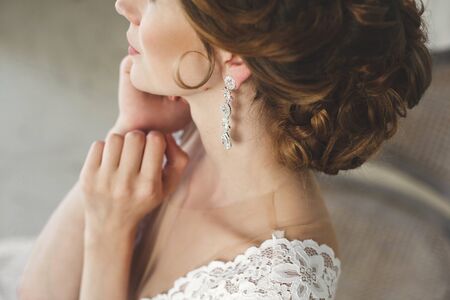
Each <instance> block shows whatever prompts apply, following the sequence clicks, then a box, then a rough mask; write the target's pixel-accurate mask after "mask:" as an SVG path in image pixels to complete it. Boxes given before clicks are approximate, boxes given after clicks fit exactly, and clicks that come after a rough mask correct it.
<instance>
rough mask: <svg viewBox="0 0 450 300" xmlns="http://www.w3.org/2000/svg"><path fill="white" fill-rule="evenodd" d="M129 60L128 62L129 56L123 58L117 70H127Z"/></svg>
mask: <svg viewBox="0 0 450 300" xmlns="http://www.w3.org/2000/svg"><path fill="white" fill-rule="evenodd" d="M129 60H130V57H129V55H127V56H125V57H123V58H122V60H121V61H120V66H119V68H120V69H121V70H125V69H126V68H127V65H128V62H129Z"/></svg>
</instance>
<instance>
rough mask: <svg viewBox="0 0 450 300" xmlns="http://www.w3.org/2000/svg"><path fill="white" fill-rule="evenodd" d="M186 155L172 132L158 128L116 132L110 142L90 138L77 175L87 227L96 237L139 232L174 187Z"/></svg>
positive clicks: (109, 136)
mask: <svg viewBox="0 0 450 300" xmlns="http://www.w3.org/2000/svg"><path fill="white" fill-rule="evenodd" d="M164 154H166V155H167V163H166V164H165V167H164V168H162V163H163V158H164ZM188 161H189V156H188V155H187V153H186V152H184V151H183V150H182V149H181V148H180V147H179V146H178V144H177V143H176V141H175V140H174V138H173V136H172V135H171V134H165V135H164V134H162V133H161V132H159V131H154V130H152V131H151V132H150V133H149V134H147V135H146V134H145V133H143V132H142V131H132V132H128V133H127V134H126V135H125V136H122V135H119V134H114V133H113V134H109V135H108V136H107V138H106V142H103V141H95V142H94V143H92V145H91V147H90V149H89V153H88V155H87V158H86V161H85V163H84V165H83V167H82V170H81V173H80V178H79V182H80V190H81V194H82V199H83V204H84V208H85V222H86V223H85V225H86V230H87V232H88V233H90V234H92V236H94V237H95V236H102V235H103V233H105V234H104V235H105V236H108V234H111V233H112V234H119V233H123V232H124V231H126V232H135V230H136V227H137V225H138V223H139V221H140V220H141V219H142V218H143V217H144V216H145V215H146V214H148V213H149V212H151V211H152V210H153V209H154V208H155V207H157V206H158V205H159V204H160V202H161V201H162V199H163V198H165V196H167V195H168V194H170V193H172V191H173V190H174V189H175V187H176V186H177V184H178V182H179V180H180V178H181V175H182V172H183V170H184V168H185V167H186V165H187V163H188ZM85 232H86V231H85Z"/></svg>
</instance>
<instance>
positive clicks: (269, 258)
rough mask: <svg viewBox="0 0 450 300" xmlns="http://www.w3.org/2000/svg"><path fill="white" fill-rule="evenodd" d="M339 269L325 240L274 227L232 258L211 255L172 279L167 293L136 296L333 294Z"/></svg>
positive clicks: (305, 298) (177, 299) (306, 299)
mask: <svg viewBox="0 0 450 300" xmlns="http://www.w3.org/2000/svg"><path fill="white" fill-rule="evenodd" d="M340 272H341V262H340V260H339V258H337V257H335V254H334V251H333V249H332V248H331V247H329V246H328V245H326V244H322V245H318V244H317V242H316V241H314V240H312V239H307V240H287V239H286V238H284V231H283V230H276V231H274V232H273V233H272V239H268V240H265V241H264V242H263V243H262V244H261V245H259V246H252V247H250V248H247V249H246V251H245V252H244V253H243V254H239V255H237V256H236V257H235V258H234V259H233V260H232V261H227V262H224V261H220V260H213V261H211V262H210V263H208V264H207V265H204V266H202V267H199V268H197V269H194V270H192V271H190V272H188V273H187V274H186V276H183V277H180V278H178V279H177V280H175V282H174V285H173V286H172V288H170V289H169V290H168V291H167V293H163V294H158V295H156V296H155V297H153V298H141V300H168V299H171V300H185V299H198V300H203V299H271V300H274V299H280V300H281V299H283V300H285V299H292V300H311V299H317V300H319V299H334V297H335V291H336V287H337V282H338V278H339V275H340Z"/></svg>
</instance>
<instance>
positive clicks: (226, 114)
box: [220, 75, 236, 150]
mask: <svg viewBox="0 0 450 300" xmlns="http://www.w3.org/2000/svg"><path fill="white" fill-rule="evenodd" d="M224 82H225V89H224V92H223V96H224V97H225V103H223V104H222V105H221V106H220V109H221V111H222V113H223V117H222V128H223V130H224V131H223V133H222V137H221V138H222V144H223V145H224V147H225V149H226V150H229V149H231V137H230V129H231V127H230V115H231V101H232V100H233V96H232V95H231V91H233V90H235V89H236V81H235V80H234V79H233V77H231V76H230V75H227V76H225V79H224Z"/></svg>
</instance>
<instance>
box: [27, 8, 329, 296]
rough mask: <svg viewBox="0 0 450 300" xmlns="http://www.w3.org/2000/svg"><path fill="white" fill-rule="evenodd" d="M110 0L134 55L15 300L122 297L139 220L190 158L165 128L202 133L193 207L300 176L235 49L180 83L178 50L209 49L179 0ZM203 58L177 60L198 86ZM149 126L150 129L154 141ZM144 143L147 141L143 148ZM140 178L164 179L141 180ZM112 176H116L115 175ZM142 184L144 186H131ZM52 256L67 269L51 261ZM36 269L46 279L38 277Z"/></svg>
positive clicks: (204, 63) (268, 189) (123, 64)
mask: <svg viewBox="0 0 450 300" xmlns="http://www.w3.org/2000/svg"><path fill="white" fill-rule="evenodd" d="M115 7H116V10H117V12H118V13H119V14H120V15H123V16H124V17H125V18H127V20H129V22H130V26H129V29H128V31H127V38H128V40H129V42H130V43H131V44H132V46H133V47H134V48H136V49H137V50H138V51H139V53H140V54H138V55H132V56H126V57H125V58H124V59H123V60H122V62H121V64H120V81H119V111H120V113H119V117H118V119H117V122H116V124H115V125H114V127H113V128H112V129H111V130H110V131H109V133H108V135H107V138H106V141H105V142H102V141H96V142H94V143H93V145H92V147H91V148H90V150H89V153H88V155H87V158H86V161H85V164H84V166H83V170H84V171H83V172H82V174H80V179H79V181H78V182H77V183H76V184H75V186H74V187H73V188H72V190H71V191H70V192H69V194H68V195H67V196H66V198H65V199H64V201H63V203H62V205H61V206H60V207H58V209H57V211H55V213H54V215H53V216H52V218H51V220H50V221H49V222H48V224H47V225H46V227H45V228H44V230H43V232H42V233H41V235H40V237H39V240H38V242H37V243H36V247H35V249H34V250H33V252H32V255H31V257H30V260H29V263H28V265H27V269H26V270H25V272H24V275H23V278H22V281H21V285H20V289H19V295H20V297H19V298H20V299H62V298H64V299H83V300H87V299H99V298H108V299H125V298H126V295H127V289H128V284H127V282H128V281H127V279H128V278H129V272H130V269H129V268H130V262H131V257H132V253H133V237H134V234H135V229H136V225H137V224H138V222H139V220H140V219H141V218H142V217H143V216H144V215H145V214H146V213H148V212H150V211H152V209H154V208H155V207H156V206H157V205H158V204H159V203H160V202H161V201H162V199H163V198H164V196H165V195H167V194H168V193H169V192H168V191H171V190H173V189H175V188H176V186H177V183H178V181H179V178H180V176H182V173H183V170H184V168H185V166H186V164H187V162H188V161H189V157H188V156H187V155H186V153H184V152H183V151H182V150H181V149H180V148H179V147H178V146H177V145H176V143H174V141H173V139H172V138H171V137H170V136H168V135H164V133H169V132H173V131H176V130H178V129H182V128H183V127H184V126H186V124H188V123H189V122H190V121H193V122H194V123H195V125H196V127H197V128H198V131H199V134H200V137H201V142H202V143H201V144H202V148H203V149H202V150H203V153H204V155H203V156H202V157H201V159H200V160H199V163H201V164H202V171H203V172H207V173H208V174H210V176H209V178H210V179H211V180H210V182H209V183H208V187H207V190H206V189H205V190H202V191H201V192H202V193H203V194H205V195H206V194H207V197H206V196H205V197H202V198H201V199H202V201H200V200H197V201H195V199H200V198H198V197H189V196H188V197H187V199H191V198H192V200H190V201H191V202H190V203H189V205H191V206H198V207H214V206H222V205H227V204H229V203H231V202H233V201H238V200H235V199H243V198H247V197H257V196H258V195H262V194H266V193H268V192H271V191H273V190H275V189H276V188H277V186H279V184H281V182H285V181H287V180H298V176H299V174H293V173H291V172H289V171H287V170H286V169H284V168H283V167H281V166H280V165H278V164H277V163H276V162H275V159H274V156H273V154H272V153H271V152H270V142H269V140H270V139H269V137H268V136H267V134H266V132H265V130H264V128H265V126H264V125H265V124H262V123H261V122H260V118H259V116H258V115H257V114H255V113H254V112H253V111H252V110H251V109H250V103H251V99H252V96H253V90H252V87H251V86H250V85H249V84H248V81H247V80H248V79H249V77H250V76H251V72H250V70H249V69H248V68H247V66H246V65H245V63H244V62H243V61H242V59H241V58H240V57H239V56H237V55H235V54H232V53H230V52H227V51H224V50H222V49H216V51H217V60H216V65H215V66H214V73H213V75H212V76H211V78H210V79H209V80H208V82H207V83H206V84H205V85H203V86H202V87H200V88H198V89H195V90H187V89H184V88H182V87H179V86H178V85H177V84H176V83H175V80H174V78H173V73H172V70H173V67H174V65H175V64H176V62H177V60H178V58H179V57H180V56H181V55H182V54H183V53H185V52H186V51H191V50H196V51H200V52H202V53H205V55H206V52H205V49H204V48H203V45H202V44H201V42H200V40H199V39H198V37H197V35H196V34H195V31H194V30H193V28H192V27H191V26H190V24H189V23H188V22H187V20H186V18H185V17H184V15H183V11H182V8H181V7H180V5H179V3H178V2H177V1H176V0H117V1H116V4H115ZM174 41H176V43H175V42H174ZM208 66H209V65H208V61H207V60H206V59H205V58H204V57H203V56H200V55H198V54H196V53H190V54H188V55H187V56H185V58H184V60H183V61H182V63H181V65H180V73H181V77H182V79H183V81H184V82H185V83H187V84H188V85H196V84H198V83H199V82H200V81H202V79H203V78H204V76H205V75H206V73H207V70H208ZM226 75H231V76H232V77H233V78H234V79H235V81H236V85H237V90H236V91H233V97H234V101H233V102H232V119H231V138H232V143H233V146H232V148H231V149H230V150H226V149H224V146H223V145H222V143H221V142H220V136H221V134H222V127H221V119H222V113H221V112H220V110H219V107H220V105H221V104H222V103H223V102H224V98H223V87H224V81H223V79H224V78H225V76H226ZM168 96H179V97H180V98H175V99H174V98H170V97H168ZM136 129H137V130H139V131H136ZM130 132H134V133H130ZM147 132H154V133H155V136H156V141H155V140H153V139H152V134H150V135H148V134H146V133H147ZM145 149H147V150H148V149H150V151H149V152H148V154H147V155H145V154H144V153H146V152H145V151H146V150H145ZM156 153H157V154H156ZM162 155H165V156H166V157H167V158H168V162H169V165H171V166H172V167H168V169H167V171H166V172H164V170H163V168H161V169H160V168H157V166H160V162H161V158H162ZM119 156H120V157H121V158H120V160H117V157H119ZM113 157H115V159H113ZM122 157H123V160H122ZM146 157H147V158H146ZM177 161H178V162H179V161H182V163H175V162H177ZM94 162H95V163H94ZM112 162H116V163H117V162H119V163H118V164H117V168H116V169H114V168H104V167H102V165H103V163H105V165H112ZM95 165H96V167H93V166H95ZM137 165H139V166H141V165H142V166H144V165H145V166H153V167H151V168H150V169H151V170H152V171H147V173H145V174H146V175H144V176H138V175H136V174H134V175H130V173H129V170H130V169H132V168H133V167H132V166H134V168H135V167H136V166H137ZM126 170H128V171H126ZM308 173H309V175H310V172H308ZM95 174H102V176H95ZM169 174H170V175H169ZM304 175H305V176H306V175H308V174H306V172H305V174H304ZM142 177H143V178H147V179H148V178H150V177H151V178H161V180H160V181H158V180H146V181H145V180H142V179H140V178H142ZM93 178H97V179H98V180H93ZM118 178H122V181H115V180H118ZM87 179H89V180H87ZM87 182H89V183H90V184H86V183H87ZM107 183H110V184H107ZM111 183H115V184H111ZM108 186H109V187H114V186H116V187H117V188H115V189H112V188H106V187H108ZM102 187H103V188H102ZM130 187H134V189H133V188H130ZM139 189H140V190H141V191H147V193H140V194H139V193H134V191H136V190H139ZM149 190H150V191H153V192H151V193H149ZM154 191H159V192H156V193H155V192H154ZM298 192H299V195H300V194H301V193H303V192H305V191H300V190H299V191H298ZM193 193H195V189H194V191H193ZM305 194H306V192H305ZM118 195H122V197H118ZM123 195H127V197H124V196H123ZM142 195H145V197H144V196H142ZM150 195H151V196H150ZM125 198H126V199H127V200H126V201H125V200H124V199H125ZM205 199H206V200H205ZM118 203H120V205H118ZM118 208H120V209H118ZM113 209H114V210H113ZM127 213H128V215H127ZM130 216H131V217H130ZM125 219H126V220H127V221H126V222H125V221H124V220H125ZM99 220H102V221H101V222H100V221H99ZM105 220H106V221H105ZM120 225H124V226H120ZM69 229H70V230H69ZM329 244H331V243H329ZM111 260H113V261H114V262H115V264H111ZM58 263H59V264H61V265H64V266H65V268H64V269H61V270H57V269H55V268H53V269H52V266H55V265H58ZM67 269H71V270H72V271H71V272H67V271H66V270H67ZM41 274H47V275H46V276H47V277H46V278H45V279H43V278H42V276H41ZM105 274H107V276H105ZM44 280H45V281H44ZM93 282H97V283H98V284H95V285H94V284H92V283H93ZM111 287H113V288H111ZM80 291H81V292H80ZM79 292H80V294H79ZM79 296H80V298H78V297H79ZM106 296H107V297H106Z"/></svg>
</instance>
